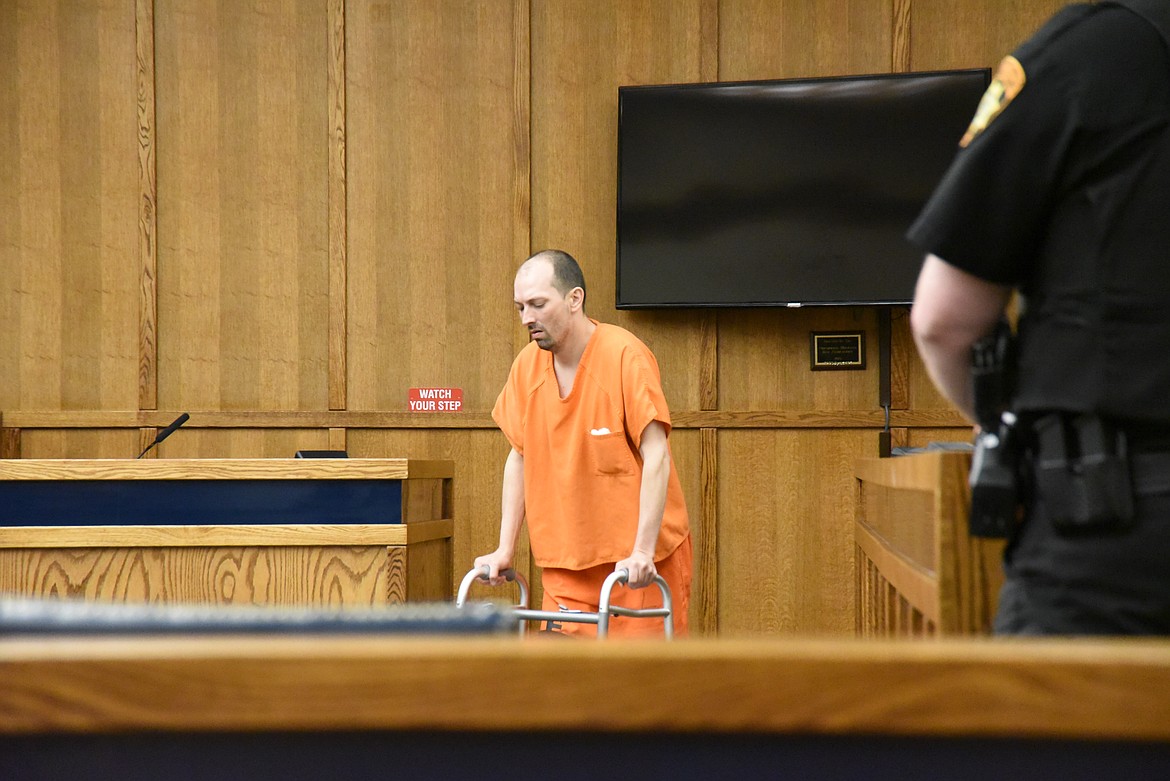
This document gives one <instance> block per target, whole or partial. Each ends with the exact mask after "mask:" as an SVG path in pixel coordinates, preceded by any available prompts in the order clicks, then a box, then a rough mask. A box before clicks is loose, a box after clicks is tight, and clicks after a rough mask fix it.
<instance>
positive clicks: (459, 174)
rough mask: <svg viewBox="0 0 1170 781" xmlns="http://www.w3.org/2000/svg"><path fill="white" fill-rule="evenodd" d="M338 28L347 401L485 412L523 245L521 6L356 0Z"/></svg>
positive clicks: (508, 351)
mask: <svg viewBox="0 0 1170 781" xmlns="http://www.w3.org/2000/svg"><path fill="white" fill-rule="evenodd" d="M346 29H347V55H346V62H347V69H348V80H347V88H346V92H347V100H348V106H349V108H348V119H347V134H348V140H347V153H348V196H349V203H350V207H349V225H348V235H349V255H348V277H349V281H348V297H349V306H348V322H349V326H348V327H349V346H348V361H347V362H348V366H349V369H348V371H349V376H348V391H349V408H350V409H387V410H405V409H406V408H407V397H408V391H409V389H410V388H412V387H458V388H462V390H463V402H464V406H465V408H466V409H470V410H480V411H482V410H490V409H491V406H492V404H493V403H494V401H495V397H496V394H497V393H498V392H499V388H500V386H501V385H502V383H503V381H504V378H505V377H506V376H507V370H508V366H509V364H510V362H511V358H512V355H513V345H512V339H513V329H514V328H515V326H514V321H515V314H514V310H513V306H512V292H511V291H512V277H513V274H514V272H515V268H516V266H517V265H518V264H519V260H520V259H522V258H523V256H524V255H525V254H526V253H527V250H528V247H527V231H526V229H525V230H517V227H516V226H517V225H518V224H521V225H524V226H526V225H527V188H528V176H527V167H526V166H527V157H528V154H527V143H528V118H527V88H526V84H527V81H526V79H527V71H526V69H527V56H526V53H527V34H528V33H527V4H526V3H523V2H520V0H516V2H504V1H498V2H478V1H477V0H448V1H447V2H441V3H436V2H432V1H431V0H396V1H395V2H385V3H369V2H354V3H351V4H350V5H349V6H348V8H347V11H346ZM520 159H523V164H522V165H519V164H518V161H519V160H520ZM518 245H519V246H518Z"/></svg>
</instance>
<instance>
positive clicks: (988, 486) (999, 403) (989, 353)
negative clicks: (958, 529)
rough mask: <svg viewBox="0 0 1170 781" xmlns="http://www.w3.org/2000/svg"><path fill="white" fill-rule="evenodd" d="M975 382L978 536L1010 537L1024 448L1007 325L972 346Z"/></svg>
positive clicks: (973, 477)
mask: <svg viewBox="0 0 1170 781" xmlns="http://www.w3.org/2000/svg"><path fill="white" fill-rule="evenodd" d="M971 378H972V381H973V387H974V402H975V416H976V420H977V422H978V423H979V434H978V435H977V436H976V438H975V453H974V455H973V456H972V459H971V472H970V476H969V483H970V486H971V517H970V520H969V522H968V524H969V529H970V533H971V535H972V536H974V537H1009V536H1011V533H1012V530H1013V529H1014V528H1015V525H1016V519H1017V517H1018V509H1019V505H1020V479H1019V476H1020V452H1019V451H1020V445H1019V436H1018V432H1017V430H1016V422H1017V419H1016V416H1015V414H1014V413H1013V412H1012V411H1011V409H1010V405H1011V401H1012V396H1013V394H1014V392H1015V380H1016V354H1015V336H1014V334H1013V333H1012V330H1011V326H1010V325H1008V323H1007V321H1005V320H1001V321H1000V322H999V324H998V325H997V326H996V328H995V330H994V331H993V332H992V333H991V334H990V335H988V336H986V337H984V338H983V339H980V340H979V341H978V342H976V343H975V344H974V345H973V346H972V348H971Z"/></svg>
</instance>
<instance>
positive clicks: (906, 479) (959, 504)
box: [854, 451, 1004, 637]
mask: <svg viewBox="0 0 1170 781" xmlns="http://www.w3.org/2000/svg"><path fill="white" fill-rule="evenodd" d="M970 466H971V456H970V454H969V453H961V452H946V451H943V452H927V453H919V454H915V455H908V456H898V457H895V458H866V459H861V460H859V461H858V462H857V467H856V471H855V474H856V476H857V491H858V493H857V517H856V522H855V524H854V539H855V541H856V543H857V548H856V551H857V589H856V594H857V631H858V634H859V635H861V636H867V637H869V636H875V635H876V636H885V635H955V634H959V635H968V634H986V633H987V632H988V631H989V630H990V627H991V621H992V619H993V618H994V616H995V607H996V603H997V600H998V597H999V588H1000V586H1001V585H1002V584H1003V569H1002V564H1001V562H1002V558H1003V546H1004V543H1003V541H1002V540H987V539H980V538H976V537H971V536H970V535H969V534H968V526H967V519H968V516H969V512H970V503H971V492H970V489H969V488H968V486H967V474H968V472H969V470H970Z"/></svg>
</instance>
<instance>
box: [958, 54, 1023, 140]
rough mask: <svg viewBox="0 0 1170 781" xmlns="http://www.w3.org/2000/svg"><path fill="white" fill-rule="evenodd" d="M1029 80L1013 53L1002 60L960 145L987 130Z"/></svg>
mask: <svg viewBox="0 0 1170 781" xmlns="http://www.w3.org/2000/svg"><path fill="white" fill-rule="evenodd" d="M1027 81H1028V77H1027V76H1026V75H1025V73H1024V66H1023V65H1021V64H1020V61H1019V60H1017V59H1016V58H1015V57H1012V56H1011V55H1008V56H1007V57H1004V58H1003V59H1002V60H1000V62H999V67H997V68H996V69H995V77H994V78H993V79H992V80H991V84H989V85H988V86H987V92H985V93H983V99H982V100H980V101H979V107H978V108H977V109H975V116H974V118H973V119H972V120H971V124H970V126H968V128H967V132H966V133H964V134H963V138H962V140H960V141H959V146H960V147H965V146H967V144H970V143H971V142H972V141H974V140H975V137H976V136H978V135H979V134H980V133H982V132H983V131H984V130H986V129H987V126H988V125H990V124H991V122H992V120H994V119H995V118H996V117H998V116H999V115H1000V113H1001V112H1002V111H1003V110H1004V109H1005V108H1007V106H1008V104H1009V103H1011V102H1012V100H1014V99H1015V97H1016V95H1019V94H1020V90H1022V89H1023V88H1024V84H1025V83H1026V82H1027Z"/></svg>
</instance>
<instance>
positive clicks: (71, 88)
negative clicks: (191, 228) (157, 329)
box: [0, 0, 138, 410]
mask: <svg viewBox="0 0 1170 781" xmlns="http://www.w3.org/2000/svg"><path fill="white" fill-rule="evenodd" d="M134 52H135V45H134V5H133V3H127V2H120V1H119V0H81V1H79V2H76V3H68V4H60V3H15V2H7V3H3V4H0V409H41V410H56V409H119V408H131V407H135V406H137V399H138V393H137V369H138V367H137V314H138V313H137V278H136V276H135V267H134V265H133V263H132V260H133V257H134V256H133V254H132V250H133V248H134V247H135V246H136V245H135V229H136V215H137V207H136V200H137V192H138V177H137V146H136V138H135V136H136V129H137V128H136V121H135V116H134V107H135V93H134V90H135V82H134Z"/></svg>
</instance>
